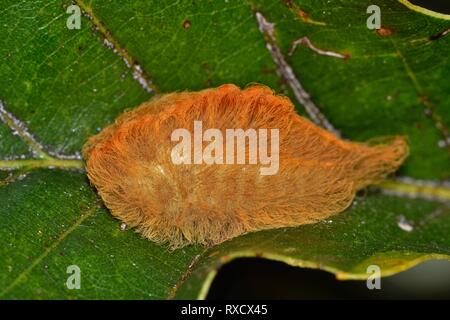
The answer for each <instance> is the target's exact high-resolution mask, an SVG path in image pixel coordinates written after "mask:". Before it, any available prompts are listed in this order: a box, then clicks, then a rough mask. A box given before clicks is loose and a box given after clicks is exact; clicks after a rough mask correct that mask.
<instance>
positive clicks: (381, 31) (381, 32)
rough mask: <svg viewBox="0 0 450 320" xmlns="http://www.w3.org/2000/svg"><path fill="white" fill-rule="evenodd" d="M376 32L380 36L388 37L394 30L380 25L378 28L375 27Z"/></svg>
mask: <svg viewBox="0 0 450 320" xmlns="http://www.w3.org/2000/svg"><path fill="white" fill-rule="evenodd" d="M376 32H377V34H378V35H379V36H380V37H388V36H391V35H393V34H394V30H393V29H392V28H389V27H386V26H381V27H380V28H379V29H376Z"/></svg>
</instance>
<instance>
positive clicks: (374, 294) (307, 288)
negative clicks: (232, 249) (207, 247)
mask: <svg viewBox="0 0 450 320" xmlns="http://www.w3.org/2000/svg"><path fill="white" fill-rule="evenodd" d="M393 1H394V0H393ZM410 2H412V3H414V4H417V5H420V6H422V7H425V8H428V9H431V10H434V11H438V12H442V13H447V14H450V0H439V1H438V0H412V1H410ZM449 25H450V22H449ZM207 298H208V299H333V298H334V299H349V298H350V299H351V298H353V299H450V262H449V261H437V260H433V261H428V262H425V263H422V264H420V265H418V266H416V267H414V268H412V269H410V270H408V271H404V272H402V273H399V274H397V275H395V276H391V277H386V278H382V279H381V289H380V290H369V289H367V286H366V281H338V280H336V279H335V277H334V275H332V274H330V273H328V272H325V271H321V270H311V269H303V268H298V267H291V266H288V265H286V264H284V263H281V262H276V261H269V260H265V259H256V258H245V259H237V260H235V261H233V262H231V263H229V264H227V265H225V266H224V267H223V268H222V269H221V270H220V271H219V274H218V275H217V277H216V278H215V280H214V281H213V283H212V285H211V289H210V291H209V294H208V297H207Z"/></svg>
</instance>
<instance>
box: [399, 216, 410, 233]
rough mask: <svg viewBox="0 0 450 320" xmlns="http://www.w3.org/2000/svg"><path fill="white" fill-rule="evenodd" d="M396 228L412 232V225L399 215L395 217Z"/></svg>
mask: <svg viewBox="0 0 450 320" xmlns="http://www.w3.org/2000/svg"><path fill="white" fill-rule="evenodd" d="M397 226H398V227H399V228H400V229H402V230H403V231H406V232H411V231H413V230H414V226H413V223H412V222H411V221H409V220H408V219H406V218H405V216H404V215H399V216H398V217H397Z"/></svg>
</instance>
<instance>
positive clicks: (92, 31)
mask: <svg viewBox="0 0 450 320" xmlns="http://www.w3.org/2000/svg"><path fill="white" fill-rule="evenodd" d="M376 2H377V3H373V1H368V0H367V1H366V0H363V1H360V0H358V1H357V0H352V1H346V2H345V3H341V2H340V1H331V2H329V1H325V0H323V1H317V0H314V1H313V0H302V1H285V2H273V1H268V0H267V1H266V0H263V1H250V0H249V1H236V0H229V1H214V2H213V1H196V2H192V1H150V2H149V1H143V0H132V1H127V2H126V3H119V2H118V1H106V0H96V1H87V0H85V1H81V0H78V1H76V4H77V5H78V6H79V7H81V9H82V11H83V12H84V15H83V16H82V17H81V29H79V30H77V29H73V30H70V29H68V28H67V27H66V21H67V18H68V17H69V16H70V14H68V13H66V9H67V7H68V6H69V5H71V4H72V3H71V1H62V2H61V1H37V0H36V1H27V2H19V3H18V2H17V1H2V3H1V4H0V18H1V21H2V23H1V24H0V35H1V40H0V56H1V57H2V59H3V60H2V64H0V75H1V77H0V100H1V105H0V118H1V120H2V122H1V123H0V159H1V160H0V169H4V171H0V201H1V203H2V206H1V207H0V239H1V240H0V297H1V298H6V299H15V298H42V299H47V298H50V299H61V298H68V299H80V298H81V299H87V298H98V299H104V298H127V299H132V298H136V299H147V298H154V299H155V298H159V299H163V298H203V297H205V295H206V293H207V290H208V288H209V284H210V283H211V281H212V279H213V277H214V275H215V273H216V272H217V270H218V269H219V268H220V266H221V265H223V264H224V263H226V262H228V261H230V260H232V259H234V258H236V257H244V256H258V257H265V258H268V259H275V260H280V261H284V262H286V263H288V264H291V265H295V266H301V267H308V268H320V269H324V270H327V271H329V272H332V273H334V274H336V276H337V277H338V278H340V279H365V278H366V276H367V273H366V269H367V267H368V266H369V265H371V264H377V265H379V266H380V267H381V272H382V275H383V276H386V275H390V274H394V273H396V272H400V271H402V270H404V269H406V268H408V267H411V266H413V265H415V264H417V263H419V262H421V261H423V260H426V259H434V258H443V259H450V214H449V213H450V204H449V201H450V188H449V187H448V184H447V185H446V184H444V183H443V181H444V180H445V179H449V178H450V165H449V164H450V152H449V151H450V148H449V147H448V144H447V145H446V143H445V140H446V139H448V137H449V131H448V128H449V127H450V96H449V94H450V82H448V72H449V70H450V57H449V56H448V52H449V49H450V44H449V39H450V38H449V36H446V32H445V30H448V28H449V26H450V21H449V20H450V17H449V16H445V15H441V16H439V17H433V16H430V15H429V14H423V13H422V12H416V11H412V10H410V9H409V8H407V7H406V6H404V5H403V4H400V3H397V2H393V1H388V0H379V1H376ZM402 2H404V1H403V0H402ZM371 4H377V5H378V6H379V7H380V8H381V19H382V25H383V27H384V28H385V30H388V31H389V30H390V32H391V34H390V35H385V36H381V35H379V33H377V32H376V31H375V30H369V29H368V28H367V26H366V19H367V18H368V16H369V14H367V13H366V9H367V7H368V6H369V5H371ZM256 12H259V13H260V14H262V15H263V17H264V18H265V19H266V21H267V22H270V23H274V24H275V25H274V26H273V28H274V34H273V39H270V37H269V35H268V34H267V31H266V32H264V30H262V31H263V32H261V30H260V29H261V25H260V24H258V21H257V19H256V17H255V15H256ZM262 29H263V28H262ZM387 33H389V32H387ZM447 33H448V32H447ZM305 36H306V37H308V39H309V40H310V42H311V43H312V45H313V46H314V47H313V48H316V49H317V48H318V49H321V50H328V51H332V52H334V53H337V54H345V55H348V56H349V58H348V59H340V58H334V57H330V56H326V55H323V54H319V53H318V52H315V51H314V50H312V49H311V48H308V47H307V46H304V45H301V46H299V47H298V48H297V49H296V50H295V51H294V52H293V54H292V55H289V54H288V53H289V52H290V51H291V48H292V43H293V41H295V40H297V39H299V38H302V37H305ZM272 40H273V42H271V41H272ZM268 42H269V44H270V45H272V48H273V47H276V48H279V49H280V52H281V53H282V55H283V58H284V59H285V61H286V62H287V64H288V65H290V66H291V67H292V69H293V72H294V74H295V77H296V79H298V80H299V81H300V82H301V84H302V85H303V86H304V88H305V90H306V91H307V92H309V93H310V95H311V99H312V101H313V102H314V104H315V105H316V106H317V107H318V108H319V109H320V111H321V112H322V113H323V114H324V115H325V116H326V118H327V119H328V121H329V122H330V123H331V124H332V125H333V126H334V128H337V129H338V130H339V131H340V132H341V133H342V135H343V136H344V137H345V138H348V139H352V140H366V139H369V138H372V137H377V136H382V135H393V134H403V135H407V136H408V138H409V141H410V144H411V156H410V157H409V158H408V160H407V161H406V163H405V165H404V166H403V167H402V168H401V171H400V173H399V174H400V175H401V176H406V177H408V178H404V179H402V180H392V181H389V182H386V183H384V184H383V185H381V186H380V187H378V188H377V189H370V190H368V191H367V192H366V194H364V195H360V196H358V197H357V199H356V200H355V202H354V204H353V205H352V207H351V208H349V209H348V210H346V211H345V212H343V213H341V214H339V215H337V216H335V217H333V218H331V219H330V220H326V221H322V222H319V223H316V224H312V225H304V226H300V227H297V228H286V229H277V230H268V231H262V232H256V233H252V234H248V235H244V236H241V237H238V238H235V239H233V240H231V241H227V242H225V243H223V244H221V245H219V246H216V247H212V248H201V247H196V246H190V247H187V248H184V249H179V250H175V251H170V250H168V249H167V248H165V247H162V246H159V245H156V244H154V243H152V242H151V241H149V240H147V239H143V238H141V237H140V236H139V235H138V234H136V233H135V232H133V231H132V230H121V226H120V222H119V221H117V220H115V219H114V218H112V216H111V215H110V213H109V212H108V210H107V209H106V208H105V207H104V206H103V204H102V202H101V200H100V199H99V197H98V196H97V195H96V192H95V190H93V188H92V187H91V186H90V185H89V181H88V180H87V177H86V175H85V173H84V172H83V169H82V168H83V163H82V160H81V159H79V152H80V150H81V147H82V145H83V143H84V142H85V140H86V139H87V137H89V136H91V135H93V134H95V133H97V132H98V131H99V129H101V128H103V127H105V126H107V125H108V124H110V123H112V122H113V121H114V119H115V117H116V116H117V115H118V114H120V113H121V112H122V111H124V110H125V109H127V108H132V107H135V106H137V105H139V104H140V103H141V102H143V101H146V100H147V99H149V98H150V97H152V96H153V95H154V94H155V92H172V91H181V90H187V89H188V90H198V89H203V88H207V87H213V86H217V85H220V84H223V83H235V84H237V85H240V86H242V87H243V86H246V85H248V84H249V83H252V82H260V83H264V84H266V85H268V86H270V87H272V88H273V89H274V90H275V91H276V92H278V93H283V94H286V95H288V96H290V97H291V98H292V100H293V102H294V103H295V104H296V107H297V110H298V112H299V113H301V114H302V115H304V116H309V115H308V113H307V112H305V109H304V107H303V105H302V104H301V103H299V101H298V100H297V99H296V92H295V90H293V89H292V86H291V85H292V81H291V82H290V81H286V79H285V78H283V76H282V74H281V75H280V74H279V73H277V70H280V69H279V66H278V65H277V61H276V59H275V61H274V58H273V56H272V55H271V53H270V51H269V50H268V48H267V44H268ZM449 141H450V140H449ZM417 179H427V180H433V181H428V182H421V181H418V180H417ZM386 192H390V193H391V195H387V194H386ZM405 196H410V197H413V198H408V197H405ZM426 197H428V198H433V199H432V200H430V199H428V200H427V199H422V198H426ZM402 228H403V229H402ZM72 265H76V266H78V267H79V268H80V270H81V288H80V289H73V290H71V289H69V288H68V287H67V286H66V281H67V280H68V277H69V276H70V275H71V274H70V273H68V269H67V268H68V267H70V266H72Z"/></svg>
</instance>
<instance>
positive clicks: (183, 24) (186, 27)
mask: <svg viewBox="0 0 450 320" xmlns="http://www.w3.org/2000/svg"><path fill="white" fill-rule="evenodd" d="M191 24H192V23H191V20H188V19H186V20H184V21H183V23H182V26H183V28H184V29H189V28H190V27H191Z"/></svg>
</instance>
